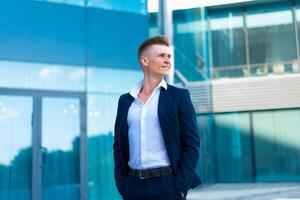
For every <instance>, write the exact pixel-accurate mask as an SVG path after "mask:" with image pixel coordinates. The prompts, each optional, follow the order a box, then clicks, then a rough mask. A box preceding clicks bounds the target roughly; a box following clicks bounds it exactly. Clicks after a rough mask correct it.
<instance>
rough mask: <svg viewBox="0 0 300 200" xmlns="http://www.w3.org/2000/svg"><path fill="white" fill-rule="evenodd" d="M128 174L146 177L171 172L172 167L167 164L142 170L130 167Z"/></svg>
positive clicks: (141, 177)
mask: <svg viewBox="0 0 300 200" xmlns="http://www.w3.org/2000/svg"><path fill="white" fill-rule="evenodd" d="M129 174H130V175H131V176H137V177H139V178H140V179H147V178H154V177H159V176H166V175H169V174H172V169H171V167H169V166H167V167H159V168H153V169H144V170H138V169H130V170H129Z"/></svg>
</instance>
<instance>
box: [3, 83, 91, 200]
mask: <svg viewBox="0 0 300 200" xmlns="http://www.w3.org/2000/svg"><path fill="white" fill-rule="evenodd" d="M0 96H16V97H19V96H27V97H32V109H33V110H32V115H33V117H32V122H31V123H32V133H31V134H32V144H31V145H32V183H31V185H32V188H31V191H32V200H41V199H42V195H41V194H42V169H41V164H42V144H41V141H42V100H43V98H46V97H55V98H74V99H78V100H79V102H80V104H79V107H80V108H79V109H80V111H79V116H80V117H79V126H80V152H79V160H80V161H79V165H80V200H87V199H88V187H87V177H88V176H87V156H88V155H87V153H88V152H87V111H86V110H87V97H86V96H87V95H86V92H71V91H52V90H36V89H19V88H2V87H0Z"/></svg>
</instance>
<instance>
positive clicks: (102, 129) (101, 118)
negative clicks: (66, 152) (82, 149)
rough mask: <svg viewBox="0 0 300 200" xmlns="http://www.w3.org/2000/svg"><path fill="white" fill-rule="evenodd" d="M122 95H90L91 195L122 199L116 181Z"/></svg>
mask: <svg viewBox="0 0 300 200" xmlns="http://www.w3.org/2000/svg"><path fill="white" fill-rule="evenodd" d="M118 99H119V95H110V94H103V95H101V94H93V95H89V96H88V152H89V155H88V169H89V170H88V173H89V174H88V182H89V184H88V186H89V199H91V200H98V199H114V200H117V199H121V198H120V196H119V194H118V192H117V190H116V188H115V181H114V174H113V169H114V161H113V152H112V145H113V134H114V120H115V117H116V113H117V105H118Z"/></svg>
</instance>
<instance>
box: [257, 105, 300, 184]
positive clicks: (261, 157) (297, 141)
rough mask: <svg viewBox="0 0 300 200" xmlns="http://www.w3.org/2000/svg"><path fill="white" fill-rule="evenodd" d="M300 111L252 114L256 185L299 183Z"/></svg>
mask: <svg viewBox="0 0 300 200" xmlns="http://www.w3.org/2000/svg"><path fill="white" fill-rule="evenodd" d="M299 121H300V110H299V109H295V110H281V111H265V112H256V113H254V114H253V132H254V137H255V140H254V142H255V158H256V160H255V163H256V172H257V181H272V182H273V181H299V180H300V171H299V168H300V125H299Z"/></svg>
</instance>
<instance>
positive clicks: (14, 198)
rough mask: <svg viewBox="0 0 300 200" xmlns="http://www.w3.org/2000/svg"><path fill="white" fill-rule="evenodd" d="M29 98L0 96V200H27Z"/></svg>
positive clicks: (30, 134)
mask: <svg viewBox="0 0 300 200" xmlns="http://www.w3.org/2000/svg"><path fill="white" fill-rule="evenodd" d="M32 103H33V102H32V98H31V97H13V96H2V95H0V137H1V140H0V152H1V153H0V199H1V200H2V199H3V200H4V199H9V200H20V199H22V200H30V199H31V196H32V194H31V184H32V151H31V140H32V109H33V105H32Z"/></svg>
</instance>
